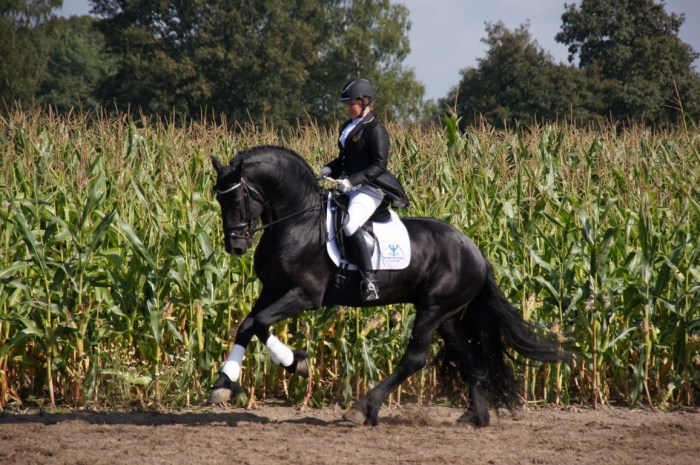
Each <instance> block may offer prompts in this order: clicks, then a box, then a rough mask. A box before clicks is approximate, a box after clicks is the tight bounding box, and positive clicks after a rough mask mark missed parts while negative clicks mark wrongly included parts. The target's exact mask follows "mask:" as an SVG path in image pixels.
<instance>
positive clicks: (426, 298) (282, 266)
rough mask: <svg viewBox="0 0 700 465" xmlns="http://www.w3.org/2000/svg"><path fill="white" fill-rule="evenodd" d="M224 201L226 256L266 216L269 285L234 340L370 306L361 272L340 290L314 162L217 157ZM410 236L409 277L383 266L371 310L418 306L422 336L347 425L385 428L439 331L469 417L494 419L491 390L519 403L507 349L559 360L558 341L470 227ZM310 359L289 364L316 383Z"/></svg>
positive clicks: (262, 250) (479, 422) (281, 155)
mask: <svg viewBox="0 0 700 465" xmlns="http://www.w3.org/2000/svg"><path fill="white" fill-rule="evenodd" d="M212 164H213V165H214V168H215V169H216V172H217V176H218V177H217V182H216V189H217V191H218V194H217V196H216V199H217V200H218V202H219V204H220V205H221V213H222V218H223V229H224V235H225V247H226V252H228V253H232V254H236V255H242V254H244V253H246V251H247V250H248V249H249V248H250V247H251V245H252V240H253V238H252V234H253V232H254V229H255V225H256V224H257V221H258V219H261V220H262V223H263V226H262V228H264V232H263V234H262V237H261V238H260V242H259V244H258V246H257V249H256V251H255V257H254V266H255V272H256V273H257V276H258V278H259V279H260V281H261V283H262V285H263V287H262V291H261V293H260V297H259V298H258V300H257V301H256V302H255V305H254V306H253V309H252V311H251V312H250V314H249V315H248V316H247V317H246V318H245V319H244V321H243V322H242V323H241V325H240V327H239V329H238V333H237V334H236V339H235V344H236V345H240V346H242V347H243V348H245V347H246V346H247V345H248V343H249V342H250V341H251V339H252V337H253V335H255V336H257V337H258V338H259V339H260V340H261V341H263V342H264V341H267V340H268V338H269V337H270V331H269V328H270V325H272V324H274V323H276V322H278V321H281V320H283V319H285V318H289V317H292V316H294V315H297V314H298V313H300V312H302V311H304V310H310V309H315V308H318V307H320V306H332V305H346V306H367V305H369V304H367V303H365V302H363V301H362V300H361V296H360V275H359V272H351V276H350V280H349V283H348V284H347V285H346V286H345V287H344V288H342V289H338V288H337V287H336V286H334V285H333V281H334V275H335V273H336V271H337V267H336V265H335V264H334V263H333V262H332V261H331V259H330V258H329V256H328V254H327V252H326V240H327V234H326V231H325V223H324V219H325V212H324V201H323V199H324V198H325V195H326V194H327V192H324V190H323V189H321V187H320V186H319V184H318V182H317V180H316V177H315V175H314V172H313V171H312V169H311V167H310V166H309V165H308V164H307V163H306V161H305V160H304V159H303V158H301V157H300V156H299V155H297V154H295V153H294V152H292V151H290V150H288V149H285V148H282V147H273V146H260V147H255V148H251V149H249V150H246V151H242V152H240V153H238V154H237V155H236V156H235V157H234V158H233V159H232V160H231V162H230V164H229V165H223V164H222V163H221V162H220V161H219V160H218V159H217V158H216V157H212ZM402 220H403V222H404V224H405V225H406V228H407V230H408V233H409V238H410V241H411V250H412V255H411V262H410V264H409V266H408V267H407V268H406V269H404V270H400V271H395V270H391V271H378V272H377V273H376V276H377V280H378V283H379V289H380V291H381V292H380V299H379V300H375V301H372V302H371V305H372V306H378V305H386V304H391V303H412V304H413V305H414V306H415V308H416V317H415V322H414V326H413V333H412V336H411V339H410V342H409V344H408V347H407V348H406V352H405V354H404V356H403V358H402V359H401V361H400V362H399V364H398V366H397V367H396V369H395V371H394V372H393V373H391V374H390V375H389V376H387V377H386V378H385V379H384V380H383V381H382V382H380V383H379V384H378V385H377V386H376V387H374V389H372V390H371V391H369V392H368V393H367V394H365V395H364V396H363V397H362V398H361V399H359V400H358V401H357V402H355V404H354V405H353V406H352V408H351V409H350V410H348V411H347V412H346V413H345V415H344V418H345V419H346V420H349V421H352V422H354V423H359V424H367V423H369V424H372V425H376V424H377V417H378V413H379V409H380V407H381V405H382V403H383V402H384V401H385V400H386V398H387V397H388V396H389V394H390V393H391V392H392V391H394V390H395V389H396V388H397V387H398V386H399V384H401V383H402V382H403V381H405V380H406V379H407V378H408V377H409V376H411V375H412V374H413V373H416V372H417V371H418V370H420V369H422V368H423V367H424V366H425V364H426V359H427V356H428V352H429V346H430V342H431V338H432V336H433V334H434V333H435V331H437V332H438V333H439V334H440V336H441V337H442V339H443V340H444V342H445V346H444V347H445V349H444V352H445V358H444V359H445V360H446V361H447V363H444V366H448V367H454V368H456V369H457V370H458V372H459V373H460V374H461V379H462V380H463V382H466V383H468V385H469V394H470V397H471V403H470V407H469V409H468V410H467V411H466V412H465V414H464V415H463V416H462V418H461V421H465V422H469V423H472V424H474V425H476V426H487V425H488V424H489V412H488V409H487V404H486V395H490V396H491V400H493V401H496V402H504V403H506V404H508V405H511V404H512V402H513V401H515V402H517V399H518V398H517V389H516V383H515V380H514V377H513V373H512V369H511V368H510V367H509V366H508V365H507V363H506V358H507V357H508V354H507V352H506V344H507V345H508V346H510V347H512V348H513V349H515V350H516V351H517V352H518V353H520V354H521V355H523V356H524V357H527V358H529V359H534V360H539V361H543V362H558V361H561V360H563V359H564V357H565V354H564V353H563V352H562V351H561V350H560V348H559V346H558V344H557V343H556V342H554V341H553V340H552V339H548V338H545V337H542V336H539V335H537V334H535V333H534V332H533V331H532V330H531V329H530V328H529V326H528V325H527V324H526V323H525V322H524V321H523V320H522V318H521V317H520V315H519V314H518V312H517V311H516V310H515V309H514V308H513V307H512V306H511V304H510V303H509V302H508V301H507V299H506V298H505V296H504V295H503V293H502V292H501V291H500V290H499V289H498V287H497V285H496V281H495V279H494V275H493V270H492V268H491V264H490V263H489V262H488V260H487V259H486V258H485V257H484V255H483V254H482V253H481V252H480V251H479V249H478V247H477V246H476V245H475V244H474V243H473V242H472V241H471V240H470V239H469V238H468V237H467V236H465V235H464V234H463V233H462V232H460V231H458V230H457V229H455V228H454V227H452V226H450V225H449V224H447V223H445V222H443V221H440V220H437V219H432V218H403V219H402ZM305 355H306V354H304V353H303V352H295V353H294V361H293V363H291V364H290V365H289V366H286V367H285V368H286V369H287V370H288V371H290V372H292V373H296V374H299V375H301V376H308V365H306V360H305V359H306V357H305ZM234 389H235V385H234V383H233V382H231V380H230V379H229V377H228V376H226V375H225V374H223V373H220V375H219V379H218V380H217V382H216V383H215V384H214V387H213V389H212V394H211V397H210V402H216V403H218V402H223V401H226V400H228V399H229V398H230V396H231V394H232V393H233V391H234Z"/></svg>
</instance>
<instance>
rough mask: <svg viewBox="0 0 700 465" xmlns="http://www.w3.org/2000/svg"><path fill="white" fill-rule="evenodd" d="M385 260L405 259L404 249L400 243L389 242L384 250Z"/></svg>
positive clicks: (396, 260)
mask: <svg viewBox="0 0 700 465" xmlns="http://www.w3.org/2000/svg"><path fill="white" fill-rule="evenodd" d="M382 254H383V255H384V260H389V261H394V262H399V261H401V260H403V259H404V257H405V256H404V253H403V249H402V248H401V246H400V245H399V244H389V245H388V246H386V248H385V249H384V252H382Z"/></svg>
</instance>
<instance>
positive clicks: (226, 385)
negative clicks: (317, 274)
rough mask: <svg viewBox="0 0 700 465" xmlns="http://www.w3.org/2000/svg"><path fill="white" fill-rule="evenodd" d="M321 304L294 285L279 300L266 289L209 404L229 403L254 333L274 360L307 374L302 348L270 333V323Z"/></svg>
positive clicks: (238, 335) (246, 321)
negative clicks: (286, 342)
mask: <svg viewBox="0 0 700 465" xmlns="http://www.w3.org/2000/svg"><path fill="white" fill-rule="evenodd" d="M319 300H320V299H319ZM319 305H320V301H319V302H315V301H314V300H313V299H310V298H309V297H308V296H307V295H306V294H305V293H304V292H303V290H302V289H300V288H292V289H291V290H290V291H288V292H287V293H286V294H284V296H283V297H282V298H280V299H275V297H274V296H272V295H271V294H270V293H266V292H265V290H264V289H263V292H262V293H261V294H260V297H259V298H258V300H257V301H256V302H255V304H254V305H253V310H252V311H251V312H250V314H248V316H247V317H246V318H245V319H244V320H243V322H242V323H241V325H240V327H239V328H238V332H237V333H236V338H235V342H234V345H233V349H232V350H231V352H230V353H229V355H228V358H227V359H226V362H225V363H224V365H223V367H222V368H221V371H220V372H219V378H218V379H217V380H216V382H215V383H214V386H213V387H212V391H211V395H210V396H209V403H212V404H217V403H220V402H226V401H227V400H229V399H230V398H231V396H232V395H234V393H235V391H236V390H237V389H238V379H239V378H240V373H241V366H242V365H243V358H244V356H245V351H246V347H247V346H248V344H249V343H250V341H251V339H252V338H253V336H254V335H255V336H257V337H258V339H259V340H260V341H262V342H263V345H264V347H265V350H267V352H268V354H269V355H270V358H271V359H272V361H273V362H274V363H276V364H278V365H282V367H284V369H285V370H287V371H289V372H290V373H294V374H297V375H299V376H303V377H308V376H309V366H308V363H307V360H306V359H307V355H306V354H305V353H304V352H301V351H297V352H294V351H292V350H291V349H290V348H289V347H287V346H286V345H285V344H284V343H283V342H282V341H280V340H279V339H277V337H275V336H274V335H272V334H271V333H270V326H271V325H273V324H275V323H277V322H278V321H282V320H284V319H286V318H290V317H292V316H294V315H296V314H298V313H300V312H302V311H304V310H308V309H311V308H315V307H318V306H319Z"/></svg>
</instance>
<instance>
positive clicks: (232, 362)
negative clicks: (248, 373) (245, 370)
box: [221, 344, 245, 381]
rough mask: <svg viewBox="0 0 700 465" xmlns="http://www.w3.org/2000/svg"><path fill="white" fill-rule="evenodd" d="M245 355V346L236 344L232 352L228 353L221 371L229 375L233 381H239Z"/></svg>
mask: <svg viewBox="0 0 700 465" xmlns="http://www.w3.org/2000/svg"><path fill="white" fill-rule="evenodd" d="M244 357H245V347H243V346H239V345H238V344H234V346H233V349H231V353H229V354H228V358H227V359H226V363H224V366H223V367H222V368H221V371H222V372H224V373H225V374H226V376H228V377H229V379H230V380H231V381H238V378H239V377H240V376H241V365H242V364H243V358H244Z"/></svg>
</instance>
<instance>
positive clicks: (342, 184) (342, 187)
mask: <svg viewBox="0 0 700 465" xmlns="http://www.w3.org/2000/svg"><path fill="white" fill-rule="evenodd" d="M338 190H339V191H340V192H343V193H345V192H350V191H351V190H352V184H350V181H349V180H347V179H341V180H340V181H338Z"/></svg>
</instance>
